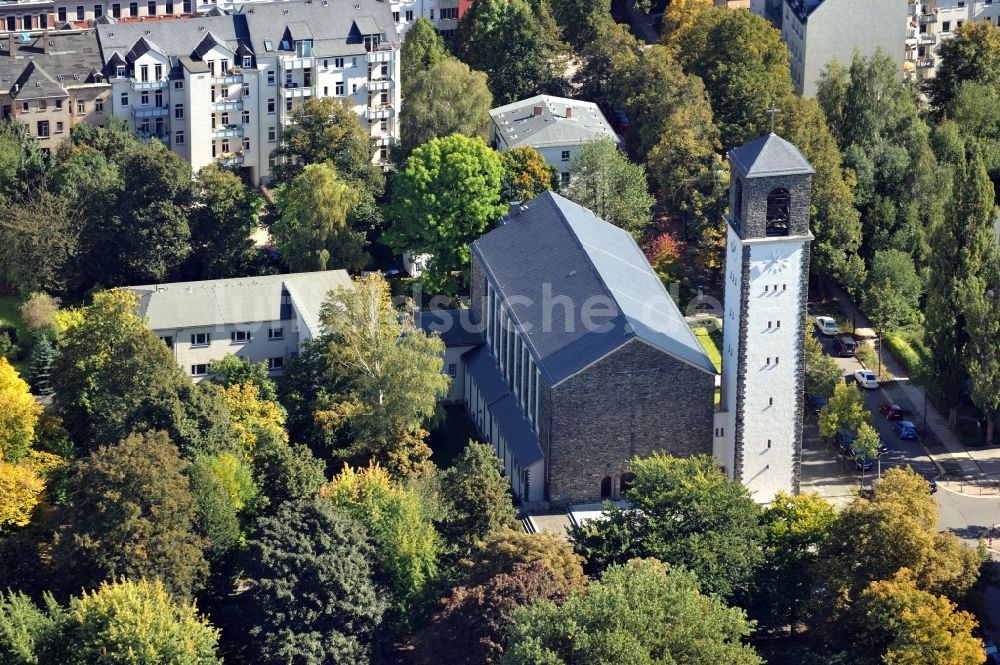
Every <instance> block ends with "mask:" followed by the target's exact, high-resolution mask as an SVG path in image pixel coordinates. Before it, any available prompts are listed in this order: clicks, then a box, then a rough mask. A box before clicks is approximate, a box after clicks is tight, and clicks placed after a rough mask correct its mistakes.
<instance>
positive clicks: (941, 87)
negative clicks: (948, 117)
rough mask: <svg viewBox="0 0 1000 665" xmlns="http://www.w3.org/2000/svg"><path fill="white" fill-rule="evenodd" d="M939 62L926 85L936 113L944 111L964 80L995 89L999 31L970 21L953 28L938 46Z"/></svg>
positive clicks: (998, 82)
mask: <svg viewBox="0 0 1000 665" xmlns="http://www.w3.org/2000/svg"><path fill="white" fill-rule="evenodd" d="M938 55H939V57H940V60H941V63H940V65H939V66H938V70H937V74H936V75H935V76H934V78H933V79H931V81H930V82H929V84H928V89H929V91H930V94H931V100H932V102H933V104H934V106H935V107H936V108H937V110H938V112H939V113H947V112H948V111H949V110H950V109H951V104H952V102H953V100H954V98H955V95H956V94H957V92H958V88H959V87H960V86H961V84H962V83H964V82H966V81H973V82H976V83H982V84H985V85H989V86H991V87H993V88H996V87H997V86H998V85H1000V74H998V72H1000V30H997V28H996V27H994V26H993V25H992V24H990V23H989V22H985V21H974V22H973V21H970V22H968V23H966V24H965V25H961V26H959V27H958V28H957V29H956V30H955V36H954V38H952V39H948V40H945V41H943V42H942V43H941V46H940V47H939V48H938Z"/></svg>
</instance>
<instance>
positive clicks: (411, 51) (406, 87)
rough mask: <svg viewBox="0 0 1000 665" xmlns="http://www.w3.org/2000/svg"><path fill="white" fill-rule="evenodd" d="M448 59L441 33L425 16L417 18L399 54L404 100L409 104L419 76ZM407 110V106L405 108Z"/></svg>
mask: <svg viewBox="0 0 1000 665" xmlns="http://www.w3.org/2000/svg"><path fill="white" fill-rule="evenodd" d="M447 57H448V48H447V47H446V46H445V45H444V39H443V38H442V37H441V33H440V32H438V31H437V28H435V27H434V24H433V23H431V22H430V21H428V20H427V19H426V18H424V17H423V16H420V17H418V18H417V20H416V21H414V22H413V25H411V26H410V27H409V29H408V30H407V31H406V39H405V40H404V41H403V46H402V47H401V48H400V52H399V79H400V81H401V82H402V86H403V89H402V93H403V98H404V99H406V101H407V103H409V101H410V100H409V99H408V97H409V94H410V88H411V86H412V85H413V83H412V82H413V81H415V80H416V79H417V75H418V74H420V73H421V72H426V71H427V70H428V69H430V68H431V67H433V66H434V65H436V64H438V63H439V62H441V61H442V60H444V59H445V58H447ZM403 109H404V110H405V109H406V106H404V107H403Z"/></svg>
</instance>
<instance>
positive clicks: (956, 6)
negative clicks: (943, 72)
mask: <svg viewBox="0 0 1000 665" xmlns="http://www.w3.org/2000/svg"><path fill="white" fill-rule="evenodd" d="M981 21H985V22H987V23H991V24H993V25H995V26H998V27H1000V0H911V1H910V4H909V14H908V16H907V24H906V30H907V34H906V62H905V63H904V66H905V68H906V71H907V73H908V74H909V75H911V76H913V77H915V78H917V79H918V80H921V81H922V80H926V79H929V78H932V77H933V76H934V74H935V73H936V72H937V68H938V65H939V64H940V59H939V58H938V50H939V49H940V46H941V44H942V43H943V42H945V41H947V40H949V39H951V38H952V37H953V36H954V34H955V30H957V29H958V28H960V27H961V26H963V25H965V24H966V23H975V22H981Z"/></svg>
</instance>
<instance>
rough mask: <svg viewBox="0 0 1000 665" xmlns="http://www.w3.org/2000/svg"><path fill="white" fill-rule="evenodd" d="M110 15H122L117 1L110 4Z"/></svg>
mask: <svg viewBox="0 0 1000 665" xmlns="http://www.w3.org/2000/svg"><path fill="white" fill-rule="evenodd" d="M111 15H112V16H114V17H115V18H121V17H122V6H121V5H120V4H118V3H117V2H116V3H114V4H113V5H111Z"/></svg>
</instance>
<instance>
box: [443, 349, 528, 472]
mask: <svg viewBox="0 0 1000 665" xmlns="http://www.w3.org/2000/svg"><path fill="white" fill-rule="evenodd" d="M462 359H463V360H464V361H465V371H467V372H469V373H471V374H472V377H473V378H474V379H475V380H476V385H477V386H478V387H479V393H480V395H481V396H482V398H483V401H484V402H485V403H486V406H487V408H488V409H489V410H490V412H491V413H492V414H493V419H494V420H495V421H496V424H497V427H498V428H499V430H500V432H501V434H503V437H504V439H506V440H507V447H508V448H509V449H510V451H511V452H512V453H513V454H514V458H515V459H516V460H517V463H518V464H519V465H520V466H521V468H525V467H528V466H530V465H532V464H534V463H535V462H537V461H538V460H540V459H542V458H543V457H544V455H543V454H542V446H541V443H539V441H538V435H537V434H536V433H535V429H534V428H533V427H532V426H531V423H530V422H528V419H527V418H525V417H524V412H523V411H522V410H521V407H520V405H519V404H518V403H517V400H515V399H514V395H513V394H512V393H511V392H510V387H509V386H508V385H507V382H506V381H504V379H503V377H502V376H500V370H499V369H497V364H496V361H494V360H493V356H491V355H490V352H489V349H487V348H486V347H485V346H480V347H479V348H476V349H472V350H471V351H467V352H466V353H464V354H462Z"/></svg>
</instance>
